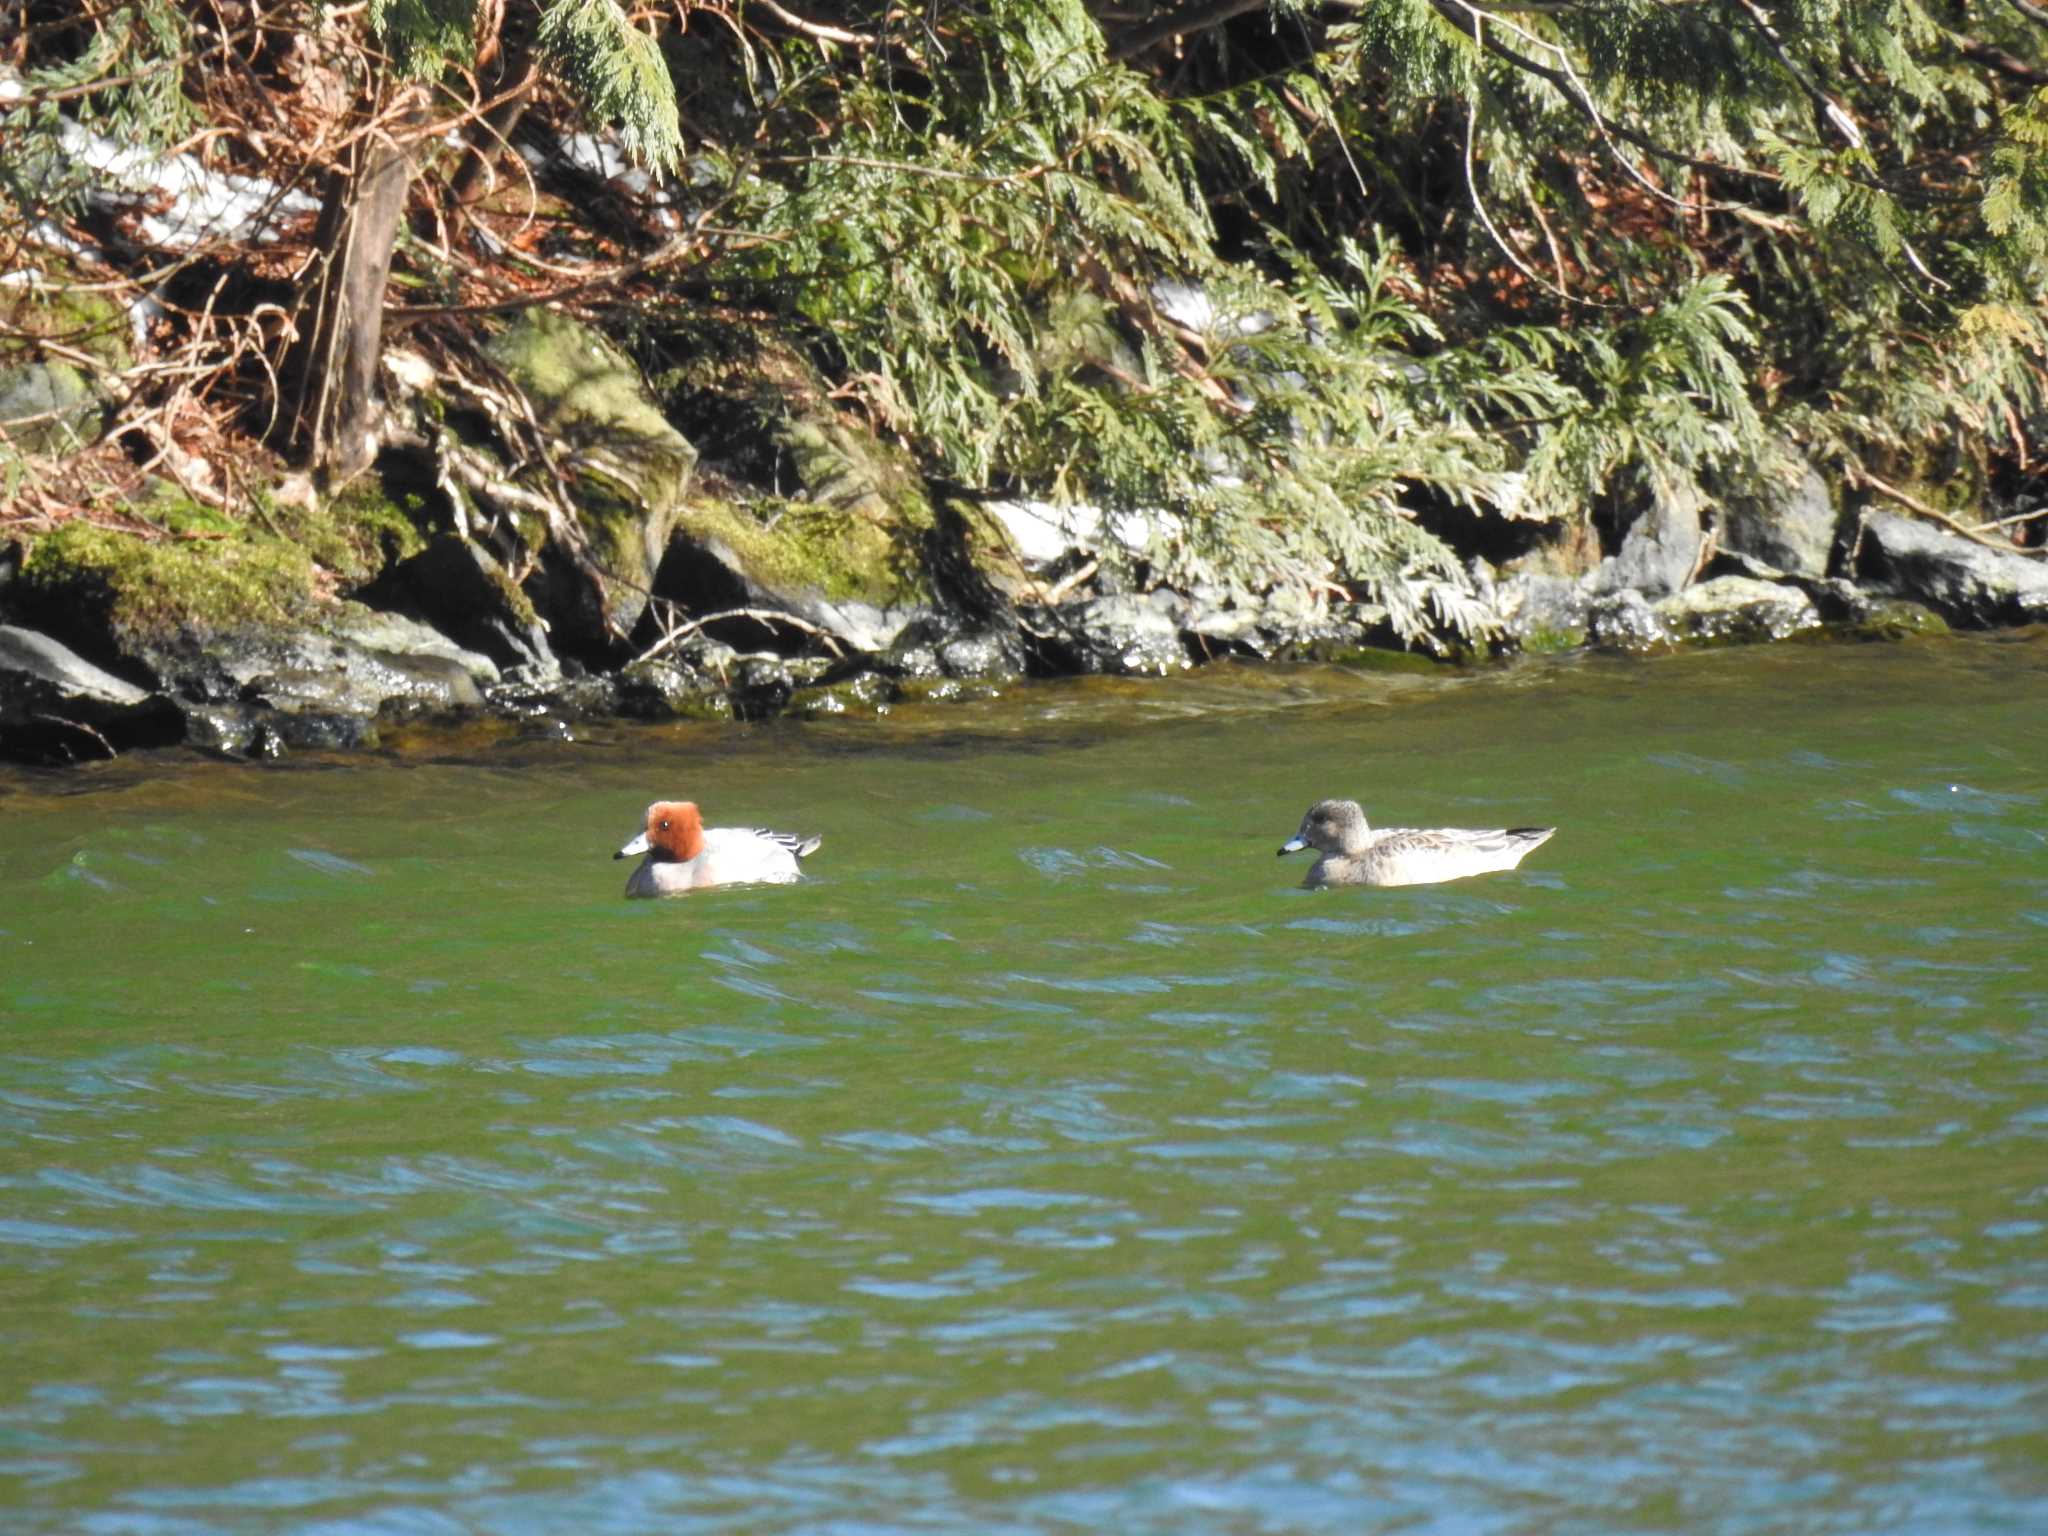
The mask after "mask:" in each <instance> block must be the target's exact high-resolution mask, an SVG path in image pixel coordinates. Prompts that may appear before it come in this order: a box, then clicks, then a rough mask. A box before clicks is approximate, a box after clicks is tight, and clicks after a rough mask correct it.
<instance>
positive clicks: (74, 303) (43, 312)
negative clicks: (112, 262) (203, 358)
mask: <svg viewBox="0 0 2048 1536" xmlns="http://www.w3.org/2000/svg"><path fill="white" fill-rule="evenodd" d="M103 281H104V276H101V277H99V278H94V277H92V276H88V275H86V274H83V273H80V272H79V271H78V270H77V269H76V268H74V267H71V266H69V265H68V264H64V263H59V264H58V265H56V266H52V267H48V268H46V269H45V270H44V272H43V273H42V275H41V277H40V279H39V280H37V281H33V282H27V283H21V284H10V285H9V286H8V287H7V288H6V289H4V290H0V332H4V333H5V334H6V336H7V337H8V338H9V339H8V340H7V341H6V342H5V343H0V364H5V363H12V362H15V361H17V360H18V358H23V357H34V356H36V355H39V354H37V353H36V352H35V351H34V348H35V346H36V343H38V342H41V341H56V342H61V343H63V345H64V346H65V347H67V348H69V349H70V350H71V351H73V352H80V353H83V354H85V355H86V356H87V357H90V358H92V359H93V360H94V361H95V362H96V363H100V364H103V365H105V367H106V368H108V369H109V370H110V371H114V372H118V371H119V370H121V369H123V368H126V367H128V366H129V365H131V364H132V363H133V362H134V361H135V348H134V343H133V339H132V334H131V331H130V325H129V319H128V313H127V311H126V309H125V308H124V307H123V306H122V305H121V304H120V303H119V302H118V301H117V300H116V299H115V298H114V296H113V295H112V294H111V293H106V292H99V291H95V290H96V289H98V288H99V286H100V284H101V283H102V282H103Z"/></svg>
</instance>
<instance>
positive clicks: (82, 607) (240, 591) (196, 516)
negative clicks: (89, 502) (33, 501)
mask: <svg viewBox="0 0 2048 1536" xmlns="http://www.w3.org/2000/svg"><path fill="white" fill-rule="evenodd" d="M158 510H159V512H161V513H162V514H163V525H164V526H167V527H168V528H169V529H170V532H171V533H172V535H173V536H172V537H170V538H162V539H147V538H142V537H139V536H137V535H135V534H131V533H122V532H118V531H116V530H114V529H109V528H102V527H99V526H97V525H96V524H93V523H88V522H85V521H83V520H74V521H72V522H68V523H65V524H63V525H62V526H60V527H58V528H57V529H55V530H54V531H52V532H50V533H46V534H42V535H40V536H39V537H38V538H37V539H36V540H35V542H34V543H33V544H32V545H31V546H30V547H29V552H28V559H27V560H26V562H24V564H23V566H22V571H21V583H22V586H23V588H24V596H25V598H26V599H27V602H28V604H29V605H30V606H31V607H32V608H34V609H36V610H39V611H41V612H43V613H46V614H51V615H63V616H65V617H66V618H67V619H68V620H69V621H70V622H69V627H71V628H72V629H73V632H74V633H75V632H77V627H78V626H79V625H81V624H82V625H84V626H86V627H87V628H89V629H91V630H97V631H101V632H104V633H106V634H109V635H111V636H112V637H113V638H114V639H115V640H116V642H117V643H129V642H135V641H145V642H146V641H154V640H164V639H171V638H175V637H177V636H180V635H188V634H193V633H205V632H208V631H214V630H222V629H231V628H236V627H239V626H243V625H248V624H264V623H290V622H292V621H293V620H295V619H297V618H299V617H301V616H302V615H303V614H304V613H305V612H306V610H307V608H308V606H309V605H310V603H311V601H312V594H313V569H314V567H313V558H312V556H311V555H309V554H308V553H307V552H306V550H305V549H304V548H303V547H301V546H300V545H298V544H295V543H293V542H291V541H290V540H288V539H282V538H277V537H273V536H270V535H264V534H257V533H252V532H251V531H250V530H248V529H246V528H239V527H237V526H235V525H234V524H232V523H229V522H228V521H227V520H226V519H225V518H222V517H220V516H219V515H218V514H215V513H209V512H206V511H205V510H204V509H192V510H190V511H188V512H182V513H181V512H178V511H175V510H170V511H166V510H165V509H158Z"/></svg>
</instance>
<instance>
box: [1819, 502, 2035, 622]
mask: <svg viewBox="0 0 2048 1536" xmlns="http://www.w3.org/2000/svg"><path fill="white" fill-rule="evenodd" d="M1856 572H1857V575H1858V576H1859V577H1861V578H1862V580H1863V581H1864V582H1865V583H1866V584H1867V585H1869V586H1871V587H1872V588H1874V589H1875V590H1876V591H1878V592H1880V593H1882V594H1884V595H1886V596H1890V597H1903V598H1908V599H1910V600H1912V601H1914V602H1919V603H1925V604H1926V605H1927V606H1928V607H1930V608H1932V609H1933V610H1934V611H1935V612H1936V613H1938V614H1940V615H1941V616H1942V617H1943V618H1944V619H1946V620H1947V621H1948V622H1949V623H1951V624H1955V625H1959V626H1961V627H1963V628H1967V629H1984V628H1988V627H1990V626H1992V625H1998V624H2028V623H2038V622H2040V621H2042V620H2044V619H2048V563H2044V562H2043V561H2042V560H2041V559H2039V558H2037V557H2034V556H2029V555H2023V554H2020V553H2018V552H2017V551H2011V552H2008V551H2006V550H2002V549H1991V548H1989V547H1987V546H1985V545H1982V544H1974V543H1972V542H1971V541H1970V540H1968V539H1965V538H1960V537H1958V536H1957V535H1955V534H1952V533H1944V532H1943V531H1942V530H1940V529H1938V528H1934V527H1931V526H1929V525H1928V524H1926V523H1924V522H1919V521H1916V520H1914V519H1912V518H1906V517H1900V516H1898V515H1896V514H1894V513H1891V512H1881V511H1866V512H1865V513H1864V514H1863V529H1862V534H1861V536H1860V537H1859V539H1858V541H1857V556H1856Z"/></svg>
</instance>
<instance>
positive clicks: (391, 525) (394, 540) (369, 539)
mask: <svg viewBox="0 0 2048 1536" xmlns="http://www.w3.org/2000/svg"><path fill="white" fill-rule="evenodd" d="M412 502H413V505H412V506H411V507H410V508H408V507H406V506H402V505H400V503H399V502H398V501H396V500H394V499H393V498H392V496H391V494H390V493H389V492H388V491H387V490H386V489H385V487H384V485H383V483H382V482H381V481H379V480H377V479H376V478H375V477H374V476H370V475H364V476H361V477H359V478H358V479H356V480H354V481H352V482H351V483H350V484H349V485H348V487H347V488H346V489H345V490H343V491H342V493H341V494H340V495H338V496H336V497H334V498H333V499H332V500H330V501H328V502H326V503H325V504H324V505H322V506H319V507H307V506H304V505H298V504H294V505H289V506H287V505H284V504H282V503H270V504H267V505H266V508H265V517H266V521H267V522H268V523H269V524H270V526H271V527H272V528H274V529H275V530H276V531H277V532H278V533H279V534H281V535H283V536H284V537H285V538H288V539H291V540H293V541H294V542H296V543H298V544H299V545H300V546H302V547H303V548H304V549H305V551H306V553H307V554H309V555H311V556H312V557H313V558H314V559H315V560H317V561H318V562H319V563H320V564H322V565H324V566H326V567H327V569H329V570H330V571H333V572H334V573H335V574H336V575H337V576H339V577H341V579H342V580H343V582H345V583H346V584H347V585H349V586H351V587H356V586H361V585H363V584H364V583H366V582H370V581H374V580H375V579H376V578H377V576H378V575H379V574H380V573H382V572H383V571H384V569H385V568H386V567H388V566H392V565H396V564H397V563H398V562H399V561H401V560H403V559H405V558H406V557H407V556H409V555H416V554H418V553H419V552H420V551H421V550H423V549H425V548H426V547H427V541H426V536H425V534H423V533H422V532H421V529H420V525H421V522H422V520H423V519H424V518H425V517H426V515H427V514H426V511H425V508H424V507H422V506H421V505H420V504H419V501H418V498H417V497H415V498H412Z"/></svg>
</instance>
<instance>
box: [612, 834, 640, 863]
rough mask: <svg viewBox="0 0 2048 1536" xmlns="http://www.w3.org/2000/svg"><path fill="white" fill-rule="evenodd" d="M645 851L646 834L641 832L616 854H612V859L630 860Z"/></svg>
mask: <svg viewBox="0 0 2048 1536" xmlns="http://www.w3.org/2000/svg"><path fill="white" fill-rule="evenodd" d="M646 851H647V834H646V833H645V832H642V833H641V834H640V835H639V836H638V837H636V838H634V839H633V841H631V842H630V843H628V844H626V846H625V847H623V848H621V849H620V850H619V851H618V852H617V853H615V854H613V855H612V857H613V858H615V859H630V858H632V857H633V855H634V854H636V853H645V852H646Z"/></svg>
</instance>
